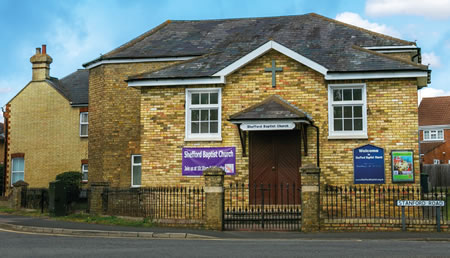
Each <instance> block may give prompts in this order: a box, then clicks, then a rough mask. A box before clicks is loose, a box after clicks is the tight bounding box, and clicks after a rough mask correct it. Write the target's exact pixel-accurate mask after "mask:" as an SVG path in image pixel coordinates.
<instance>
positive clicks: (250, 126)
mask: <svg viewBox="0 0 450 258" xmlns="http://www.w3.org/2000/svg"><path fill="white" fill-rule="evenodd" d="M294 128H295V124H294V123H292V122H291V123H289V122H287V123H283V122H277V123H274V122H272V123H243V124H241V130H243V131H278V130H292V129H294Z"/></svg>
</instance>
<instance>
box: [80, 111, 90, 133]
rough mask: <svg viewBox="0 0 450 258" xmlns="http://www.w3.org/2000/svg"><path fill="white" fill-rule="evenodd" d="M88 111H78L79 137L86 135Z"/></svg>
mask: <svg viewBox="0 0 450 258" xmlns="http://www.w3.org/2000/svg"><path fill="white" fill-rule="evenodd" d="M88 129H89V113H88V112H80V137H88Z"/></svg>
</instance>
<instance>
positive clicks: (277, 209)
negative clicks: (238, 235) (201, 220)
mask: <svg viewBox="0 0 450 258" xmlns="http://www.w3.org/2000/svg"><path fill="white" fill-rule="evenodd" d="M300 190H301V189H300V188H299V186H298V185H295V184H279V185H270V184H269V185H259V186H256V185H254V186H252V187H250V188H249V186H248V185H244V184H240V185H239V184H230V185H229V186H228V187H225V196H224V197H225V200H224V218H223V223H224V229H225V230H270V231H299V230H300V229H301V220H302V212H301V198H300V196H301V194H300Z"/></svg>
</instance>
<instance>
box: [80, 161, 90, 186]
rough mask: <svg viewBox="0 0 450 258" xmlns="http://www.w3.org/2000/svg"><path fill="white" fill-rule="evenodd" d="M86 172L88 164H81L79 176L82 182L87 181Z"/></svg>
mask: <svg viewBox="0 0 450 258" xmlns="http://www.w3.org/2000/svg"><path fill="white" fill-rule="evenodd" d="M88 170H89V165H88V164H81V174H82V175H83V177H82V181H83V182H87V181H88Z"/></svg>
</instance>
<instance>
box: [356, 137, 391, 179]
mask: <svg viewBox="0 0 450 258" xmlns="http://www.w3.org/2000/svg"><path fill="white" fill-rule="evenodd" d="M353 171H354V183H355V184H384V150H383V149H382V148H379V147H376V146H373V145H370V144H367V145H364V146H362V147H359V148H356V149H354V150H353Z"/></svg>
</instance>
